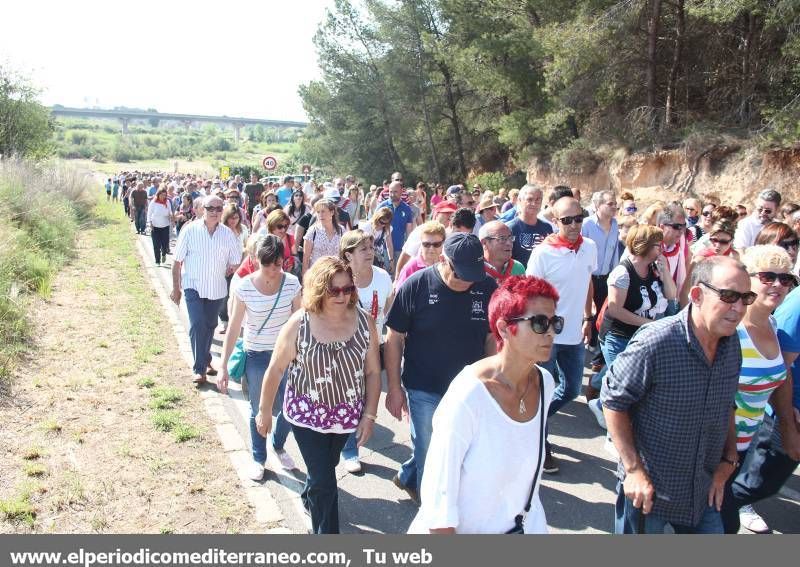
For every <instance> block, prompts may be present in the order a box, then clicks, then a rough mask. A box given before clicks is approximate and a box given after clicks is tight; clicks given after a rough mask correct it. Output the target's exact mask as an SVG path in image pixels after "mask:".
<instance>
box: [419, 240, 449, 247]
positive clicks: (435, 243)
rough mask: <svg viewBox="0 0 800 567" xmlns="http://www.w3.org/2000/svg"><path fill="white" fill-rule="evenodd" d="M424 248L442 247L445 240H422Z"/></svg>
mask: <svg viewBox="0 0 800 567" xmlns="http://www.w3.org/2000/svg"><path fill="white" fill-rule="evenodd" d="M420 244H422V246H423V247H424V248H440V247H441V246H442V244H444V240H440V241H438V242H420Z"/></svg>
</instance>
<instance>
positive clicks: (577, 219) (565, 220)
mask: <svg viewBox="0 0 800 567" xmlns="http://www.w3.org/2000/svg"><path fill="white" fill-rule="evenodd" d="M558 222H560V223H561V224H563V225H564V226H569V225H571V224H572V223H575V224H581V223H582V222H583V215H582V214H581V215H573V216H571V217H561V218H560V219H558Z"/></svg>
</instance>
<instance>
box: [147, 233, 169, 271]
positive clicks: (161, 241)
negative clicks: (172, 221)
mask: <svg viewBox="0 0 800 567" xmlns="http://www.w3.org/2000/svg"><path fill="white" fill-rule="evenodd" d="M170 230H171V229H170V227H168V226H165V227H163V228H158V227H155V226H154V227H153V230H152V231H151V232H150V238H151V239H152V240H153V253H154V254H155V257H156V264H161V262H166V261H167V254H169V233H170Z"/></svg>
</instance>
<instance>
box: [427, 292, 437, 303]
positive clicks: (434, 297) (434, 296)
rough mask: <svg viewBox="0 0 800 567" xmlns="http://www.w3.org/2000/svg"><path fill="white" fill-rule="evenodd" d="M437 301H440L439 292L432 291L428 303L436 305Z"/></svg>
mask: <svg viewBox="0 0 800 567" xmlns="http://www.w3.org/2000/svg"><path fill="white" fill-rule="evenodd" d="M437 303H439V294H438V293H431V294H430V295H429V296H428V305H436V304H437Z"/></svg>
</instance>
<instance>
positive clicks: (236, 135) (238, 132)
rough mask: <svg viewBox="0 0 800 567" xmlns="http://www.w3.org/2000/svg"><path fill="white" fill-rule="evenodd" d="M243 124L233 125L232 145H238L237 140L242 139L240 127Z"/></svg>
mask: <svg viewBox="0 0 800 567" xmlns="http://www.w3.org/2000/svg"><path fill="white" fill-rule="evenodd" d="M243 126H244V124H242V123H240V122H234V123H233V143H234V144H236V145H237V146H238V145H239V140H240V139H241V138H242V127H243Z"/></svg>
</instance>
